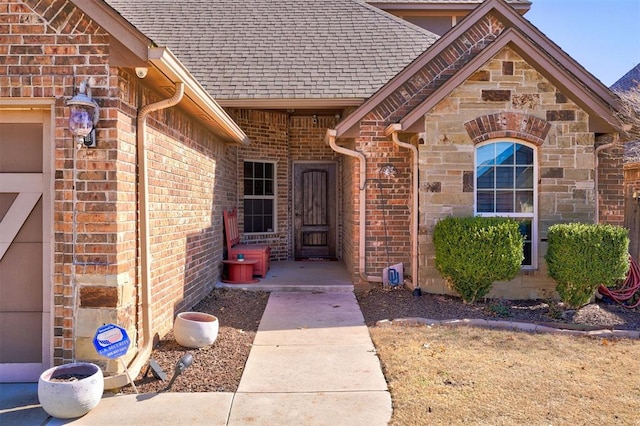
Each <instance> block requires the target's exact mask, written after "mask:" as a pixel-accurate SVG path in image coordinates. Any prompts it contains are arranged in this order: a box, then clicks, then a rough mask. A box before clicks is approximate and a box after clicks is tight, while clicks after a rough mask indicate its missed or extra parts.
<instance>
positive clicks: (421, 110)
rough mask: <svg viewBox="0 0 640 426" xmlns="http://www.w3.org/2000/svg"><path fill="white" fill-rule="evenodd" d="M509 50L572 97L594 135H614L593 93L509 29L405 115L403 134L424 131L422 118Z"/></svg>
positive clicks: (610, 121) (612, 121) (610, 120)
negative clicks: (495, 58) (492, 60)
mask: <svg viewBox="0 0 640 426" xmlns="http://www.w3.org/2000/svg"><path fill="white" fill-rule="evenodd" d="M507 46H508V47H510V48H511V49H513V50H514V51H516V52H517V53H518V54H519V55H520V56H522V57H523V59H525V60H526V61H527V62H528V63H529V64H531V65H533V66H537V67H536V69H537V70H538V72H540V73H541V74H542V75H543V76H544V77H545V78H546V79H548V80H549V81H551V82H552V83H553V84H554V85H555V86H556V87H558V88H559V89H560V90H562V92H563V93H565V94H567V93H570V94H571V95H570V96H569V97H570V98H571V100H572V101H573V102H575V103H576V104H577V105H579V106H580V107H581V108H582V109H584V110H585V111H587V113H588V114H589V117H590V120H591V123H590V127H591V130H592V131H594V132H597V133H605V132H611V131H615V129H616V124H615V123H616V120H615V116H614V114H613V111H612V110H611V109H610V108H609V107H608V105H607V104H606V103H605V102H604V101H603V100H602V99H601V98H599V97H598V96H596V95H595V94H594V93H593V92H591V91H589V90H587V89H586V88H585V87H584V86H583V85H581V84H580V83H579V82H577V81H576V80H575V78H573V77H572V76H571V75H570V74H568V73H567V72H566V71H565V70H563V69H562V68H561V67H560V66H559V65H558V64H557V63H556V62H555V61H553V60H551V59H550V58H549V57H548V56H546V55H544V54H542V53H541V52H539V51H538V49H536V46H535V45H533V43H532V42H531V41H530V39H528V38H527V37H525V36H524V35H522V34H521V33H519V32H518V31H517V30H515V29H513V28H508V29H506V30H505V31H504V32H503V33H502V34H500V35H499V36H498V38H496V40H495V41H494V42H493V43H491V45H490V46H488V47H487V48H486V49H485V50H484V51H482V52H481V53H480V54H478V56H476V57H475V58H473V59H472V60H471V61H469V63H467V64H466V65H465V66H464V68H462V69H461V70H460V71H458V72H457V73H456V74H455V75H454V76H452V77H451V78H450V79H449V80H448V81H447V82H446V83H445V84H443V85H442V86H440V87H439V88H438V89H437V90H436V91H435V92H434V93H432V94H431V96H429V98H427V99H426V100H425V101H424V102H422V103H421V104H420V105H418V106H417V107H416V108H414V109H413V110H412V111H411V112H409V113H408V114H407V115H405V116H404V117H403V118H402V119H401V120H400V123H401V124H402V129H403V130H404V131H422V130H419V129H420V120H421V119H422V117H424V115H425V114H427V113H428V112H429V111H430V110H431V109H432V108H434V107H435V106H436V105H437V104H438V103H439V102H441V101H442V100H443V99H444V98H445V97H446V96H447V95H448V94H449V93H451V92H452V91H453V90H454V89H455V88H456V87H458V86H459V85H460V84H462V83H463V82H464V81H465V80H466V79H468V78H469V77H470V76H471V75H472V74H473V73H474V72H475V71H477V70H478V69H479V68H480V67H482V65H483V64H485V63H486V62H487V61H488V60H490V59H491V58H492V57H493V56H495V55H496V54H497V53H498V52H499V51H500V50H501V49H503V48H504V47H507ZM594 117H601V118H602V120H598V119H595V118H594Z"/></svg>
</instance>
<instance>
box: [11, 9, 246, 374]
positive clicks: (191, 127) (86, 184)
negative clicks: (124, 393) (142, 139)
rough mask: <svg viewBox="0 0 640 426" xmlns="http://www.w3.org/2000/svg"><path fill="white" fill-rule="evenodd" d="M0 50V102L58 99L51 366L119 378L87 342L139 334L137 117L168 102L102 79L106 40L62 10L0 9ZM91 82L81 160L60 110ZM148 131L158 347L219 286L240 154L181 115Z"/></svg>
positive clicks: (165, 116)
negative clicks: (109, 330) (103, 334)
mask: <svg viewBox="0 0 640 426" xmlns="http://www.w3.org/2000/svg"><path fill="white" fill-rule="evenodd" d="M0 39H1V40H2V43H1V44H0V97H2V98H22V99H24V98H32V99H34V102H37V100H38V99H41V98H44V99H55V107H54V108H53V111H52V114H53V117H54V121H55V127H54V129H53V134H54V138H55V155H54V160H53V161H54V162H55V182H54V185H55V195H54V205H53V214H54V223H55V225H54V241H55V244H54V247H55V252H54V258H53V262H54V276H53V309H54V329H53V358H54V359H53V361H54V364H56V365H58V364H62V363H66V362H69V361H72V360H89V361H93V362H97V363H99V364H101V365H102V366H103V367H105V369H106V370H107V371H111V372H113V371H116V370H118V369H119V367H118V365H117V364H116V363H115V361H109V362H107V361H105V360H104V359H103V358H98V357H97V356H96V354H95V349H94V348H93V345H92V343H91V340H92V338H93V335H94V334H95V330H96V329H97V327H98V326H100V325H102V324H104V323H107V322H116V323H118V324H120V325H122V326H123V327H125V328H127V330H128V331H129V334H130V337H131V338H132V340H133V341H135V342H139V336H138V335H136V330H138V331H140V332H142V330H143V328H142V322H141V317H142V315H141V311H140V309H141V303H140V300H138V298H137V296H136V294H139V291H140V271H139V265H140V262H139V258H138V251H139V247H138V243H137V239H138V231H137V221H138V215H137V211H138V208H137V195H136V182H137V181H136V179H137V170H136V155H137V154H136V139H135V138H136V129H135V126H136V115H137V110H138V106H139V105H145V104H148V103H152V102H155V101H158V100H160V99H164V98H167V97H168V96H167V95H166V94H161V95H159V94H157V93H155V92H153V91H152V90H150V89H149V88H148V87H145V86H143V82H144V81H143V80H140V79H138V78H137V77H135V76H133V75H131V74H129V73H127V72H124V71H122V70H119V69H118V68H113V67H110V65H109V60H110V56H109V41H110V40H109V36H108V35H107V34H106V33H105V32H104V31H103V30H102V29H101V28H100V27H99V26H98V25H96V24H95V23H94V22H92V21H91V20H89V19H88V18H87V16H86V15H85V14H83V13H82V12H81V11H79V10H77V9H76V8H75V7H74V6H73V4H72V3H70V2H66V1H59V0H27V1H24V2H22V1H13V0H9V1H6V2H3V3H2V4H0ZM89 77H90V78H91V86H92V96H93V98H94V99H95V100H96V101H97V102H98V104H99V105H100V107H101V110H100V122H99V123H98V126H97V127H98V129H97V141H98V145H97V147H96V148H91V149H80V150H77V149H76V143H75V141H74V140H73V139H72V136H71V134H70V132H69V131H68V129H67V126H68V124H67V123H68V114H69V111H68V110H69V109H68V107H67V106H66V104H65V103H66V100H67V99H69V98H70V97H72V96H73V95H74V94H75V93H76V90H77V86H78V85H79V83H80V82H81V81H83V80H84V79H86V78H89ZM147 123H148V124H147V127H148V129H149V131H148V148H149V150H148V157H149V208H150V228H151V236H150V243H151V246H150V250H151V255H152V262H151V281H152V285H153V291H152V294H153V301H152V311H153V315H152V316H153V318H154V321H153V327H154V331H155V332H157V333H158V334H159V335H160V336H163V335H164V334H166V333H167V332H168V331H170V330H171V327H172V324H173V317H174V315H175V314H176V313H177V312H178V311H181V310H185V309H188V308H190V307H191V306H193V305H194V304H195V303H196V302H197V301H199V300H200V299H202V297H204V296H205V295H206V294H208V293H209V291H210V290H211V289H212V287H213V285H214V284H215V283H216V282H217V281H218V280H219V278H220V274H221V268H222V267H221V260H222V257H223V247H224V234H223V227H222V208H223V207H230V206H232V205H234V203H235V201H236V200H235V194H236V192H237V177H236V172H235V171H236V157H237V154H236V148H232V147H228V146H226V145H225V144H223V143H222V142H221V141H220V140H219V139H218V138H217V137H216V136H215V135H214V134H212V133H211V132H210V131H208V130H206V129H204V128H203V127H201V126H200V125H199V124H198V123H197V122H196V121H195V120H193V119H191V118H190V117H189V116H187V115H185V114H184V113H182V112H181V111H180V108H179V107H174V108H170V109H166V110H161V111H158V112H154V113H152V114H151V115H150V116H149V118H148V119H147ZM74 162H75V191H74ZM74 192H75V197H76V202H75V222H76V225H75V235H74V225H73V223H74V201H73V200H74ZM133 353H135V351H130V354H131V355H130V356H132V355H133Z"/></svg>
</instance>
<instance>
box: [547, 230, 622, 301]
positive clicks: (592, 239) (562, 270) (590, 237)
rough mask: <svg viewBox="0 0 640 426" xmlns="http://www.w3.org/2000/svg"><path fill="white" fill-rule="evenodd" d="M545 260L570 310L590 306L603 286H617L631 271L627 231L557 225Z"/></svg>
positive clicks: (549, 238)
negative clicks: (600, 286) (595, 294)
mask: <svg viewBox="0 0 640 426" xmlns="http://www.w3.org/2000/svg"><path fill="white" fill-rule="evenodd" d="M547 236H548V241H549V247H548V249H547V254H546V255H545V260H546V261H547V265H548V266H549V276H550V277H551V278H553V279H554V280H555V281H556V282H557V283H558V284H557V286H556V290H557V291H558V294H559V295H560V299H561V300H562V301H563V302H564V303H565V304H566V305H567V306H568V307H570V308H577V307H580V306H582V305H585V304H587V303H589V301H590V300H591V297H592V296H593V295H594V293H595V291H596V289H597V288H598V286H599V285H600V284H604V285H606V286H614V285H616V283H617V281H619V280H622V279H624V278H625V275H626V273H627V270H628V268H629V254H628V250H629V237H628V231H627V230H626V229H625V228H622V227H620V226H613V225H593V224H581V223H570V224H558V225H553V226H551V227H550V228H549V232H548V235H547Z"/></svg>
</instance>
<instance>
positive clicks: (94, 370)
mask: <svg viewBox="0 0 640 426" xmlns="http://www.w3.org/2000/svg"><path fill="white" fill-rule="evenodd" d="M70 378H72V379H70ZM103 391H104V378H103V376H102V370H101V369H100V367H98V366H97V365H95V364H91V363H88V362H75V363H72V364H66V365H60V366H58V367H53V368H50V369H48V370H47V371H45V372H44V373H42V374H41V375H40V379H39V380H38V400H40V404H41V405H42V408H43V409H44V411H46V412H47V413H48V414H49V415H51V416H53V417H57V418H60V419H70V418H73V417H80V416H84V415H85V414H87V413H88V412H89V411H90V410H91V409H93V408H95V407H96V406H97V405H98V403H99V402H100V399H101V398H102V392H103Z"/></svg>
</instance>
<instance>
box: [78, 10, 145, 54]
mask: <svg viewBox="0 0 640 426" xmlns="http://www.w3.org/2000/svg"><path fill="white" fill-rule="evenodd" d="M72 2H73V4H75V5H76V6H77V7H78V9H80V10H82V11H83V12H84V13H85V14H86V15H88V16H89V17H90V18H91V19H92V20H93V21H95V22H96V23H97V24H98V25H100V27H102V28H103V29H104V30H105V31H106V32H108V33H109V34H110V35H111V36H112V37H113V38H115V39H116V40H117V41H118V42H119V43H120V44H122V45H124V46H126V48H127V49H128V50H129V51H130V52H131V53H133V54H134V55H135V57H136V58H137V59H139V60H141V61H146V60H147V58H148V57H147V53H148V51H147V49H148V47H149V46H151V45H152V44H153V42H152V41H151V39H150V38H148V37H147V36H145V35H144V34H143V33H142V32H140V31H139V30H138V29H137V28H136V27H134V26H133V25H132V24H131V23H129V22H128V21H127V20H126V19H124V18H123V17H122V16H121V15H120V14H119V13H118V12H117V11H116V10H114V9H113V8H112V7H111V6H109V5H108V4H107V3H105V2H104V1H102V0H72Z"/></svg>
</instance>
